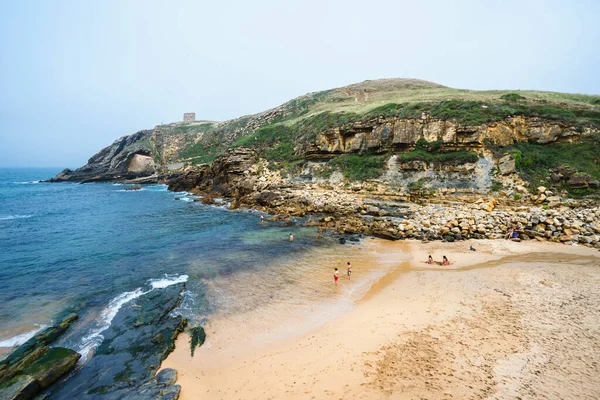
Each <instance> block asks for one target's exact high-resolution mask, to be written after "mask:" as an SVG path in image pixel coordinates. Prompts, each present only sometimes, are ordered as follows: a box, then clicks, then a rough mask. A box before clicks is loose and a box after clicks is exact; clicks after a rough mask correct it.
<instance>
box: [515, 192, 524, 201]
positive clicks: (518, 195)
mask: <svg viewBox="0 0 600 400" xmlns="http://www.w3.org/2000/svg"><path fill="white" fill-rule="evenodd" d="M522 198H523V196H522V195H521V193H515V194H514V195H513V199H515V200H521V199H522Z"/></svg>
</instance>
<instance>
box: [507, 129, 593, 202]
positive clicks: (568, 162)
mask: <svg viewBox="0 0 600 400" xmlns="http://www.w3.org/2000/svg"><path fill="white" fill-rule="evenodd" d="M505 150H508V151H509V152H511V153H512V154H513V157H514V158H515V166H516V168H517V170H518V172H519V174H520V175H521V177H522V178H523V179H525V180H526V181H527V182H528V183H529V185H530V186H531V187H537V186H540V185H543V184H546V183H547V179H548V176H549V172H550V169H552V168H556V167H559V166H561V165H564V166H567V167H571V168H574V169H576V170H578V171H582V172H585V173H587V174H589V175H590V176H592V177H593V178H594V179H596V180H600V133H597V134H595V135H592V136H590V137H587V138H583V139H582V140H581V141H580V142H578V143H568V142H565V143H552V144H547V145H541V144H535V143H526V142H522V143H516V144H514V145H512V146H510V147H508V148H505ZM564 189H567V190H568V191H569V192H570V193H571V194H573V195H585V194H588V193H589V192H591V191H589V190H587V189H586V190H577V189H569V188H564Z"/></svg>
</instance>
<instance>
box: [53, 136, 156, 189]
mask: <svg viewBox="0 0 600 400" xmlns="http://www.w3.org/2000/svg"><path fill="white" fill-rule="evenodd" d="M152 134H153V132H152V131H149V130H144V131H139V132H137V133H135V134H133V135H129V136H124V137H122V138H120V139H118V140H116V141H115V142H114V143H113V144H111V145H110V146H107V147H105V148H104V149H102V150H100V151H99V152H98V153H96V154H95V155H94V156H92V157H91V158H90V159H89V160H88V163H87V164H86V165H84V166H83V167H81V168H78V169H76V170H75V171H72V170H70V169H65V170H64V171H62V172H61V173H59V174H58V175H56V177H55V178H53V179H51V180H50V181H51V182H63V181H76V182H97V181H111V180H119V179H134V178H139V177H145V176H149V175H152V174H154V173H155V172H156V165H155V161H154V157H153V156H152V154H153V153H154V146H153V144H152V140H151V138H152Z"/></svg>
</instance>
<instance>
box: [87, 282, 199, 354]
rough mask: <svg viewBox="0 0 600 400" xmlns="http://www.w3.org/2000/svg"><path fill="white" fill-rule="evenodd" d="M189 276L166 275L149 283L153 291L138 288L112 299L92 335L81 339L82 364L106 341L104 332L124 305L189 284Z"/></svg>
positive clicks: (92, 330)
mask: <svg viewBox="0 0 600 400" xmlns="http://www.w3.org/2000/svg"><path fill="white" fill-rule="evenodd" d="M187 280H188V276H187V275H177V276H172V277H170V276H168V275H166V274H165V277H164V278H160V279H151V280H149V281H148V284H150V286H151V289H150V290H147V291H143V290H142V288H137V289H136V290H134V291H132V292H125V293H121V294H120V295H118V296H117V297H115V298H114V299H112V300H111V301H110V302H109V303H108V305H107V306H106V308H104V310H102V313H101V314H100V318H99V319H98V321H97V322H96V324H95V326H94V327H93V328H92V329H91V330H90V333H89V334H88V335H87V336H84V337H83V338H82V339H81V344H80V345H79V350H78V351H77V352H78V353H80V354H81V355H82V357H81V358H82V360H81V362H85V361H87V359H88V358H89V355H90V353H91V352H92V351H93V350H95V349H96V348H97V347H98V346H100V344H101V343H102V341H103V340H104V336H103V335H102V332H104V331H105V330H107V329H108V328H110V324H111V323H112V320H113V319H114V318H115V316H116V315H117V313H118V312H119V310H120V309H121V307H123V305H125V304H127V303H129V302H130V301H131V300H134V299H137V298H138V297H140V296H143V295H145V294H147V293H150V292H151V291H153V290H154V289H162V288H166V287H167V286H171V285H175V284H177V283H183V282H187Z"/></svg>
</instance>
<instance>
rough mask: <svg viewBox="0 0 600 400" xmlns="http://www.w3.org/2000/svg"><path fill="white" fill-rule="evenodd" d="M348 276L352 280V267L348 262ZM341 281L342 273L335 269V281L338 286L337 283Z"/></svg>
mask: <svg viewBox="0 0 600 400" xmlns="http://www.w3.org/2000/svg"><path fill="white" fill-rule="evenodd" d="M346 274H348V279H350V275H352V265H351V264H350V261H348V265H347V266H346ZM338 279H340V271H338V269H337V268H334V269H333V281H334V282H335V284H336V285H337V281H338Z"/></svg>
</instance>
